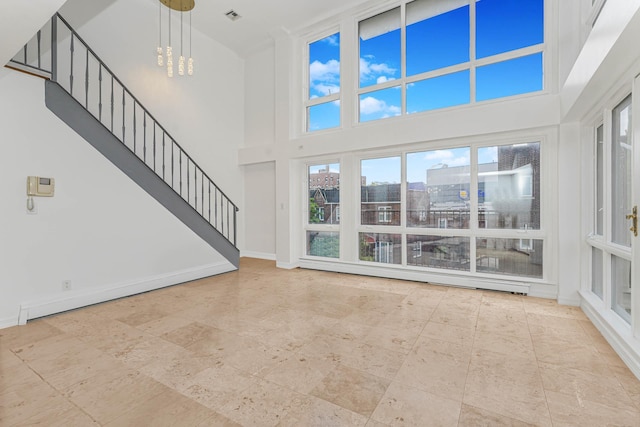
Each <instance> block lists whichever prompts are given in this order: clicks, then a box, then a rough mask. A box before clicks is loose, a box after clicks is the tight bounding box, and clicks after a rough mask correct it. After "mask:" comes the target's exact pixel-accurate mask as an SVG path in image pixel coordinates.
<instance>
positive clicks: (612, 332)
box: [580, 291, 640, 379]
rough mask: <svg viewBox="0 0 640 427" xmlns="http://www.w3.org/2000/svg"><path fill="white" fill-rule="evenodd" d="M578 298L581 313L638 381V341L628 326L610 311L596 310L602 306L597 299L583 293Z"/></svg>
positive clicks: (639, 355)
mask: <svg viewBox="0 0 640 427" xmlns="http://www.w3.org/2000/svg"><path fill="white" fill-rule="evenodd" d="M580 297H581V299H582V302H581V304H580V308H582V311H583V312H584V313H585V314H586V315H587V317H588V318H589V320H591V322H592V323H593V324H594V326H595V327H596V328H597V329H598V331H600V333H601V334H602V336H603V337H604V338H605V339H606V340H607V342H608V343H609V344H610V345H611V347H613V349H614V350H615V352H616V353H618V356H620V358H621V359H622V361H623V362H624V363H625V364H626V365H627V367H629V369H630V370H631V372H633V374H634V375H635V376H636V377H638V379H640V340H638V339H637V338H634V337H633V334H632V332H631V329H630V328H629V325H628V324H626V323H624V321H623V320H622V319H620V317H618V315H616V314H615V313H613V312H612V311H611V310H604V311H603V310H601V309H598V308H597V305H602V301H600V300H599V299H598V298H597V297H595V296H594V295H591V294H590V293H589V292H584V291H580Z"/></svg>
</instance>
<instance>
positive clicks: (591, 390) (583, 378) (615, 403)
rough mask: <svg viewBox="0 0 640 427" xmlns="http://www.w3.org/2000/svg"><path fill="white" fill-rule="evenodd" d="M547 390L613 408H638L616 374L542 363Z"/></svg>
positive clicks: (541, 367) (541, 369) (542, 372)
mask: <svg viewBox="0 0 640 427" xmlns="http://www.w3.org/2000/svg"><path fill="white" fill-rule="evenodd" d="M540 372H541V374H542V381H543V384H544V388H545V390H546V391H553V392H556V393H562V394H566V395H569V396H573V397H575V398H576V399H580V400H582V401H585V402H593V403H598V404H601V405H605V406H609V407H612V408H619V409H628V410H637V407H636V405H635V403H634V402H633V401H632V400H631V398H630V397H629V395H628V394H627V392H626V391H625V389H624V387H623V386H622V385H621V384H620V382H619V381H618V379H617V378H616V377H615V376H614V375H597V374H593V373H591V372H586V371H581V370H578V369H567V368H558V367H557V366H555V365H549V364H545V363H540Z"/></svg>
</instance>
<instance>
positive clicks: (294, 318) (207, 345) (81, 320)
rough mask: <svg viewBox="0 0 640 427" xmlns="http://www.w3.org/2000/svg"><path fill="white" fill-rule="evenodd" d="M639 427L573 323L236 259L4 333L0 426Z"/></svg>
mask: <svg viewBox="0 0 640 427" xmlns="http://www.w3.org/2000/svg"><path fill="white" fill-rule="evenodd" d="M34 424H41V425H46V426H89V425H106V426H127V425H130V426H160V425H177V426H200V425H201V426H209V425H211V426H213V425H248V426H274V425H282V426H307V425H308V426H339V425H345V426H359V425H360V426H361V425H366V426H372V427H373V426H376V427H377V426H385V425H418V426H439V425H441V426H456V425H457V426H500V425H509V426H524V425H541V426H550V425H553V426H566V425H575V426H604V425H628V426H640V381H638V380H637V379H636V378H635V377H634V376H633V374H632V373H631V372H630V371H629V370H628V369H627V368H626V367H625V366H624V364H623V363H622V361H621V360H620V359H619V358H618V356H617V355H616V354H615V353H614V352H613V351H612V349H611V347H610V346H609V345H608V344H607V343H606V342H605V340H604V339H603V338H602V336H601V335H600V334H599V333H598V331H597V330H596V329H595V328H594V327H593V325H592V324H591V323H590V322H589V321H588V320H587V319H586V317H585V316H584V314H583V313H582V312H581V311H580V309H578V308H573V307H565V306H559V305H557V304H556V303H555V302H553V301H548V300H541V299H535V298H529V297H521V296H514V295H509V294H503V293H497V292H488V291H477V290H466V289H457V288H448V287H439V286H432V285H425V284H418V283H412V282H403V281H397V280H388V279H379V278H366V277H359V276H349V275H342V274H333V273H325V272H317V271H309V270H292V271H286V270H278V269H276V268H275V266H274V263H272V262H268V261H260V260H251V259H243V260H242V265H241V270H240V271H239V272H234V273H229V274H225V275H222V276H217V277H213V278H209V279H204V280H199V281H196V282H192V283H188V284H184V285H179V286H174V287H171V288H166V289H163V290H159V291H155V292H150V293H146V294H143V295H139V296H134V297H131V298H126V299H121V300H117V301H113V302H109V303H104V304H100V305H96V306H92V307H88V308H84V309H80V310H76V311H72V312H68V313H64V314H60V315H57V316H51V317H48V318H45V319H41V320H36V321H32V322H29V323H28V324H27V325H26V326H22V327H14V328H9V329H3V330H0V425H2V426H13V425H34Z"/></svg>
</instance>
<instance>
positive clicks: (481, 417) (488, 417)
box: [458, 404, 535, 427]
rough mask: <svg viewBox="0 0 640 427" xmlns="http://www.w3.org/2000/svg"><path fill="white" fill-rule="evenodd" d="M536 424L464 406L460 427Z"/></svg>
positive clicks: (528, 425)
mask: <svg viewBox="0 0 640 427" xmlns="http://www.w3.org/2000/svg"><path fill="white" fill-rule="evenodd" d="M533 426H535V424H530V423H525V422H523V421H519V420H516V419H513V418H508V417H504V416H502V415H499V414H496V413H494V412H491V411H487V410H486V409H480V408H475V407H473V406H469V405H464V404H463V405H462V411H461V412H460V420H459V422H458V427H533Z"/></svg>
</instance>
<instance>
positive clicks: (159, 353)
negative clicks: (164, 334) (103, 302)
mask: <svg viewBox="0 0 640 427" xmlns="http://www.w3.org/2000/svg"><path fill="white" fill-rule="evenodd" d="M105 352H106V353H107V354H110V355H111V356H113V357H114V358H115V359H116V360H119V361H121V362H122V363H124V364H125V365H127V366H128V367H129V368H133V369H140V368H142V367H143V366H146V365H149V364H151V363H154V362H156V361H165V362H168V361H170V360H172V359H175V358H177V357H184V358H187V357H189V356H190V355H191V352H189V351H188V350H186V349H184V348H183V347H180V346H178V345H175V344H173V343H170V342H167V341H165V340H163V339H161V338H156V337H151V338H147V339H144V340H142V341H139V342H136V343H132V344H130V345H128V346H126V347H122V348H117V349H114V350H111V349H109V350H106V351H105Z"/></svg>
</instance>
